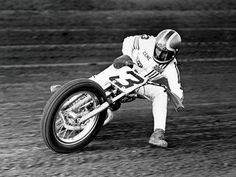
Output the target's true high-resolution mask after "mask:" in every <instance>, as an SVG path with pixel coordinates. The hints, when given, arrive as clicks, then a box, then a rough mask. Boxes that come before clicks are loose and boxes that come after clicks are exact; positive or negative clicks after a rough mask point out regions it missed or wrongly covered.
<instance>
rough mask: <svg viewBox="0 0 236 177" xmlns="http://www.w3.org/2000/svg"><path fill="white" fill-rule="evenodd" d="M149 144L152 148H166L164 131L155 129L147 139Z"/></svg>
mask: <svg viewBox="0 0 236 177" xmlns="http://www.w3.org/2000/svg"><path fill="white" fill-rule="evenodd" d="M149 144H151V145H153V146H158V147H162V148H166V147H167V146H168V143H167V142H166V140H165V137H164V130H162V129H156V130H155V131H154V132H153V133H152V135H151V137H150V139H149Z"/></svg>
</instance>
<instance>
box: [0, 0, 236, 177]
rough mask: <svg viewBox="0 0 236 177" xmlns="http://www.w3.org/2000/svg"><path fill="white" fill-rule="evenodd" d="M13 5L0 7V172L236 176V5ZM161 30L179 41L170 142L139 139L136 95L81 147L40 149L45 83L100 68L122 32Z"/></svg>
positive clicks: (146, 111)
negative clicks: (178, 84) (179, 105)
mask: <svg viewBox="0 0 236 177" xmlns="http://www.w3.org/2000/svg"><path fill="white" fill-rule="evenodd" d="M0 2H1V1H0ZM22 2H24V3H22ZM22 2H21V3H19V1H15V0H9V1H3V2H2V3H1V7H0V9H1V10H0V41H1V43H0V117H1V119H0V176H4V177H5V176H81V177H84V176H94V177H97V176H107V177H110V176H120V177H123V176H132V177H133V176H135V177H136V176H180V177H183V176H207V177H209V176H212V177H215V176H227V177H235V176H236V163H235V162H236V150H235V149H236V120H235V117H236V90H235V88H236V70H235V68H236V58H235V54H236V53H235V52H236V50H235V48H236V46H235V40H236V35H235V31H236V21H235V19H236V18H235V17H236V11H235V9H236V8H235V1H227V2H225V1H222V0H216V1H214V4H212V3H211V1H210V0H207V1H204V2H205V3H202V1H200V0H197V1H190V0H189V1H186V3H185V4H183V1H175V3H173V1H172V0H168V1H165V3H162V2H163V1H159V0H158V1H156V0H148V1H145V2H146V3H142V2H143V1H142V0H139V1H136V0H135V1H134V0H128V1H127V4H126V5H124V4H122V3H120V2H123V1H122V0H116V1H113V0H112V1H109V2H110V3H107V1H103V2H104V4H98V3H97V1H93V0H91V1H86V2H87V3H85V2H84V1H80V2H79V3H76V2H78V1H70V2H71V3H70V4H65V1H57V2H55V1H48V0H44V1H36V0H24V1H22ZM200 2H201V3H200ZM75 4H76V5H75ZM115 7H118V8H117V9H116V8H115ZM131 7H133V8H132V10H130V9H131ZM160 9H161V10H160ZM87 10H89V11H87ZM163 28H174V29H176V30H178V31H179V32H180V33H181V36H182V38H183V47H182V49H181V52H180V55H179V68H180V71H181V76H182V85H183V88H184V95H185V101H184V104H185V107H186V109H185V110H184V111H183V112H180V113H177V112H175V110H174V109H173V106H171V104H169V106H168V118H167V129H166V137H167V140H168V142H169V148H168V149H159V148H152V147H150V146H149V145H148V143H147V142H148V139H149V136H150V135H151V133H152V129H153V118H152V113H151V104H150V103H149V102H147V101H146V100H136V101H134V102H132V103H127V104H124V105H122V107H121V109H120V110H118V111H117V112H115V119H114V121H113V122H112V123H111V124H109V125H108V126H106V127H103V129H102V130H101V131H100V132H99V134H98V136H97V137H96V139H95V140H94V141H93V142H91V143H90V144H89V145H88V146H87V147H86V148H85V149H84V150H83V151H82V152H77V153H73V154H56V153H54V152H52V151H51V150H49V149H48V148H47V147H46V145H45V144H44V142H43V140H42V137H41V136H40V129H39V124H40V119H41V115H42V110H43V107H44V105H45V104H46V101H47V100H48V99H49V97H50V93H49V86H50V85H52V84H60V83H65V82H68V81H69V80H72V79H76V78H82V77H90V76H91V75H93V74H96V73H98V72H100V71H102V70H103V69H104V68H105V67H107V66H108V64H109V62H111V61H112V60H113V59H114V58H115V57H117V56H119V55H120V54H121V52H120V50H121V42H122V40H123V38H124V37H126V36H127V35H134V34H143V33H147V34H154V35H155V34H156V33H157V31H160V30H161V29H163ZM199 58H200V59H205V60H208V59H210V61H203V60H199ZM192 59H198V60H196V62H193V61H192V62H188V61H191V60H192ZM87 62H89V63H90V65H86V66H66V64H68V63H87ZM99 62H106V64H101V65H99V64H98V63H99ZM57 63H65V65H64V66H63V65H58V66H56V65H48V66H45V65H42V64H57Z"/></svg>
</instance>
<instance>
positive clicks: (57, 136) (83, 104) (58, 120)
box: [41, 79, 107, 153]
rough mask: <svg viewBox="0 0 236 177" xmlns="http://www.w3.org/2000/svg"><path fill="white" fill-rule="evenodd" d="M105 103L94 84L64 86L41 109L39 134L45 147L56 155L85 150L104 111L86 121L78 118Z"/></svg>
mask: <svg viewBox="0 0 236 177" xmlns="http://www.w3.org/2000/svg"><path fill="white" fill-rule="evenodd" d="M105 100H106V96H105V94H104V91H103V89H102V88H101V87H100V86H99V85H98V84H97V83H96V82H94V81H91V80H88V79H79V80H74V81H71V82H69V83H67V84H65V85H64V86H63V87H62V88H60V89H59V90H58V91H57V92H56V93H55V94H54V95H53V96H52V97H51V98H50V99H49V101H48V103H47V104H46V106H45V108H44V112H43V117H42V120H41V132H42V137H43V139H44V142H45V144H46V145H47V146H48V147H49V148H50V149H52V150H53V151H55V152H59V153H71V152H75V151H79V150H81V149H82V148H84V147H85V146H86V145H87V144H88V143H89V142H91V141H92V140H93V139H94V138H95V136H96V135H97V133H98V132H99V130H100V128H101V127H102V125H103V122H104V120H105V118H106V114H107V110H104V111H102V112H100V113H98V114H96V115H95V116H93V117H91V118H90V119H88V120H87V121H85V122H80V118H81V117H83V116H84V115H86V114H87V113H89V112H91V111H92V110H94V109H96V108H97V107H99V106H100V105H101V104H102V103H104V102H105Z"/></svg>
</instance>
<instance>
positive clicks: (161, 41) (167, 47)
mask: <svg viewBox="0 0 236 177" xmlns="http://www.w3.org/2000/svg"><path fill="white" fill-rule="evenodd" d="M180 44H181V37H180V35H179V34H178V33H177V32H176V31H175V30H172V29H165V30H163V31H161V32H160V33H159V34H158V35H157V36H156V44H155V49H154V57H153V59H154V61H156V62H157V63H161V64H165V63H168V62H170V61H172V60H173V59H174V58H175V56H176V54H177V53H178V51H179V47H180Z"/></svg>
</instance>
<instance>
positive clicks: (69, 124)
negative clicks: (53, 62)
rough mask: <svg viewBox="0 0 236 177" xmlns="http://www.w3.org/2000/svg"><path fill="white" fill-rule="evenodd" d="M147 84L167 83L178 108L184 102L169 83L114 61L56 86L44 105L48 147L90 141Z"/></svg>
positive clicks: (63, 149)
mask: <svg viewBox="0 0 236 177" xmlns="http://www.w3.org/2000/svg"><path fill="white" fill-rule="evenodd" d="M145 84H153V85H157V86H160V87H164V89H165V91H166V92H167V94H168V97H169V98H170V100H171V101H172V103H173V104H174V106H175V109H176V110H179V109H182V108H184V106H183V104H182V102H181V101H180V99H179V98H178V96H176V95H175V94H174V93H172V92H171V91H170V90H169V89H168V87H167V86H165V85H161V84H157V83H154V82H152V81H151V80H149V79H148V78H145V77H144V76H143V75H142V73H137V72H136V71H135V70H133V69H131V68H130V67H128V66H124V67H122V68H120V69H116V68H114V67H113V65H111V66H109V67H108V68H107V69H105V70H104V71H102V72H101V73H99V74H97V75H94V76H92V77H90V78H88V79H76V80H72V81H70V82H68V83H66V84H64V85H62V86H61V87H60V88H59V89H57V90H56V91H55V92H54V93H53V95H52V96H51V97H50V99H49V100H48V102H47V104H46V106H45V107H44V111H43V116H42V119H41V134H42V137H43V140H44V142H45V144H46V145H47V146H48V147H49V149H51V150H53V151H55V152H58V153H72V152H75V151H79V150H82V149H83V148H84V147H85V146H86V145H88V144H89V143H90V142H91V141H92V140H93V139H94V138H95V136H96V135H97V134H98V132H99V130H100V129H101V128H102V127H103V125H104V121H106V120H107V119H109V117H110V116H112V111H116V110H118V109H119V108H120V105H121V104H122V103H125V102H130V101H133V100H135V99H136V98H141V97H140V95H137V94H136V92H135V90H136V89H138V88H140V87H142V86H144V85H145Z"/></svg>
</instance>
